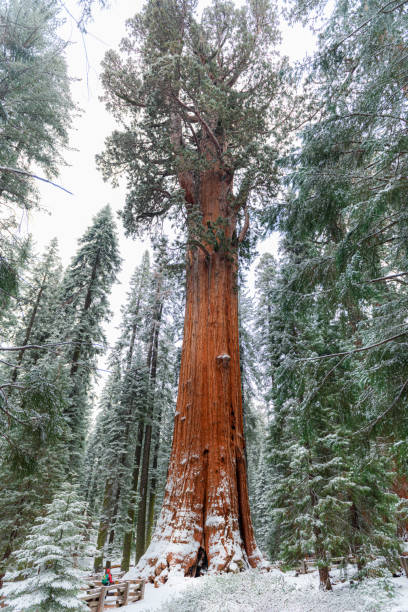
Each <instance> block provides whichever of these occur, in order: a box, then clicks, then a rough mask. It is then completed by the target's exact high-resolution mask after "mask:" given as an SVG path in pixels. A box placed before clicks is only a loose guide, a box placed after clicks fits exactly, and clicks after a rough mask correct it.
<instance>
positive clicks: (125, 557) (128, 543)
mask: <svg viewBox="0 0 408 612" xmlns="http://www.w3.org/2000/svg"><path fill="white" fill-rule="evenodd" d="M143 433H144V423H143V421H140V422H139V428H138V433H137V441H136V448H135V460H134V464H133V474H132V489H131V498H130V503H129V508H128V525H129V528H128V529H127V531H126V532H125V536H124V538H123V549H122V562H121V566H120V568H121V570H122V571H126V572H127V571H128V570H129V567H130V554H131V549H132V540H133V533H134V524H135V514H136V493H137V485H138V482H139V471H140V459H141V456H142V444H143Z"/></svg>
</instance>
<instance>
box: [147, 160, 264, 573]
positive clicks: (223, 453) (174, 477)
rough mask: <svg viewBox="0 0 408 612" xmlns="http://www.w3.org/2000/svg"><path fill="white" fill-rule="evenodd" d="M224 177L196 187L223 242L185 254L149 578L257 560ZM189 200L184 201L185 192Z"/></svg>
mask: <svg viewBox="0 0 408 612" xmlns="http://www.w3.org/2000/svg"><path fill="white" fill-rule="evenodd" d="M231 189H232V179H231V176H230V175H228V174H227V173H226V172H222V171H221V170H216V169H214V168H212V169H211V170H208V171H207V172H206V173H204V174H203V175H202V176H201V180H200V183H199V186H198V189H197V191H198V194H197V195H198V198H197V203H198V204H199V208H200V212H201V214H202V226H203V228H207V227H208V222H209V223H210V224H211V223H212V224H214V223H217V220H219V219H220V218H222V219H223V224H222V227H223V231H224V237H223V241H222V242H223V243H224V244H223V245H222V244H219V245H214V244H213V243H212V242H211V241H208V240H207V241H203V243H202V248H196V249H194V248H192V249H190V251H189V253H188V266H187V293H186V313H185V322H184V341H183V352H182V358H181V369H180V380H179V391H178V400H177V409H176V415H175V425H174V437H173V446H172V452H171V457H170V463H169V470H168V476H167V484H166V490H165V497H164V502H163V508H162V511H161V515H160V517H159V521H158V525H157V528H156V532H155V534H154V536H153V538H152V542H151V544H150V546H149V548H148V550H147V551H146V553H145V554H144V556H143V557H142V559H141V560H140V562H139V564H138V566H137V568H136V572H137V573H138V574H139V575H143V576H145V577H146V578H148V579H150V580H151V581H153V580H155V581H157V580H160V581H162V582H163V581H165V580H166V579H167V575H168V572H169V571H170V570H171V569H172V568H175V569H178V570H181V571H183V573H184V574H185V575H191V576H196V575H199V574H200V572H201V571H202V569H203V568H208V570H209V571H216V572H219V571H234V572H235V571H240V570H241V569H244V568H246V567H249V566H252V567H255V566H257V565H259V564H260V563H261V562H262V557H261V554H260V552H259V550H258V549H257V546H256V543H255V538H254V533H253V528H252V523H251V518H250V511H249V502H248V490H247V478H246V463H245V442H244V432H243V418H242V396H241V376H240V362H239V341H238V293H237V278H236V276H237V255H236V245H235V246H234V244H233V243H234V236H235V228H236V212H235V211H234V209H233V207H232V204H231V200H232V198H231ZM186 199H187V200H188V201H189V198H188V193H186Z"/></svg>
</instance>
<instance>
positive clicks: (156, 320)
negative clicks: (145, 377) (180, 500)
mask: <svg viewBox="0 0 408 612" xmlns="http://www.w3.org/2000/svg"><path fill="white" fill-rule="evenodd" d="M161 285H162V276H161V275H160V276H159V278H158V281H157V289H156V298H155V305H154V309H153V323H152V329H151V332H150V342H149V350H148V355H147V362H148V367H149V398H148V404H149V410H148V412H147V419H148V421H147V423H146V425H145V431H144V444H143V459H142V469H141V473H140V501H139V507H138V512H137V528H136V559H135V562H136V563H137V562H138V561H139V559H140V558H141V556H142V555H143V553H144V552H145V550H146V509H147V495H148V484H149V466H150V447H151V440H152V427H153V412H154V393H155V386H156V375H157V355H158V346H159V331H160V323H161V318H162V313H163V302H162V295H161V291H162V287H161Z"/></svg>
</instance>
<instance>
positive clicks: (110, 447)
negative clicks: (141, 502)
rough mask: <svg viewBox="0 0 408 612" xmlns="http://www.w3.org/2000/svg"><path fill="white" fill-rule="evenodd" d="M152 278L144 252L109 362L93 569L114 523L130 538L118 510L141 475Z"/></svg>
mask: <svg viewBox="0 0 408 612" xmlns="http://www.w3.org/2000/svg"><path fill="white" fill-rule="evenodd" d="M150 274H151V273H150V256H149V253H148V252H147V251H146V252H145V253H144V255H143V258H142V262H141V264H140V266H138V267H137V268H136V270H135V272H134V274H133V276H132V279H131V283H130V290H129V292H128V298H127V303H126V304H125V306H124V307H123V308H122V321H121V324H120V336H119V339H118V341H117V342H116V345H115V348H114V351H113V352H112V355H111V358H110V361H111V369H113V370H114V375H113V376H112V378H111V380H110V381H109V383H108V385H107V389H106V391H105V392H104V395H105V400H104V403H103V405H102V406H101V411H100V415H99V419H98V421H99V423H101V425H100V428H101V435H102V438H103V442H102V449H103V452H102V454H101V457H100V458H99V459H98V460H99V463H100V465H101V472H100V485H101V486H102V490H101V492H100V494H99V500H100V502H99V503H100V504H101V508H102V511H101V520H100V526H99V531H98V544H97V549H98V552H97V556H96V558H95V567H99V566H100V565H101V563H102V560H103V550H104V548H105V544H106V540H107V538H108V537H109V539H112V540H113V537H114V532H115V529H116V523H117V524H118V526H119V524H121V526H122V529H124V530H125V536H124V537H125V539H126V537H127V536H126V532H127V531H128V526H127V519H126V518H124V519H122V520H120V521H118V511H119V509H120V508H122V507H123V505H124V504H125V505H126V502H124V500H122V499H121V498H122V497H125V498H127V499H128V502H127V503H130V502H129V498H130V497H132V495H133V494H132V484H131V483H132V480H134V478H135V469H136V473H137V474H138V468H135V467H134V462H136V464H137V466H138V465H139V463H140V453H141V440H140V438H141V432H143V425H142V422H141V419H142V415H143V414H144V405H145V401H146V394H147V371H146V367H145V357H144V352H145V351H144V348H145V347H144V344H145V334H146V326H147V325H148V322H147V321H146V317H147V312H148V303H149V286H150V282H151V276H150ZM108 387H109V388H108ZM119 387H120V388H119ZM135 457H136V458H135ZM129 483H130V484H129ZM129 488H130V491H129ZM126 514H127V512H126ZM132 523H133V521H132ZM111 533H112V538H111ZM111 544H112V542H111Z"/></svg>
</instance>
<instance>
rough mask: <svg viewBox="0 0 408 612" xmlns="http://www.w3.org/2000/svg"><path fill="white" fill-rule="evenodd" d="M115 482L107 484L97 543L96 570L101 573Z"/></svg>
mask: <svg viewBox="0 0 408 612" xmlns="http://www.w3.org/2000/svg"><path fill="white" fill-rule="evenodd" d="M112 493H113V481H112V479H111V478H109V479H108V480H107V481H106V484H105V492H104V496H103V504H102V518H101V520H100V523H99V531H98V538H97V541H96V556H95V560H94V570H95V571H96V572H99V571H100V570H101V569H102V568H103V557H104V547H105V543H106V538H107V537H108V530H109V523H110V518H111V517H110V512H109V511H110V508H111V507H112Z"/></svg>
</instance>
